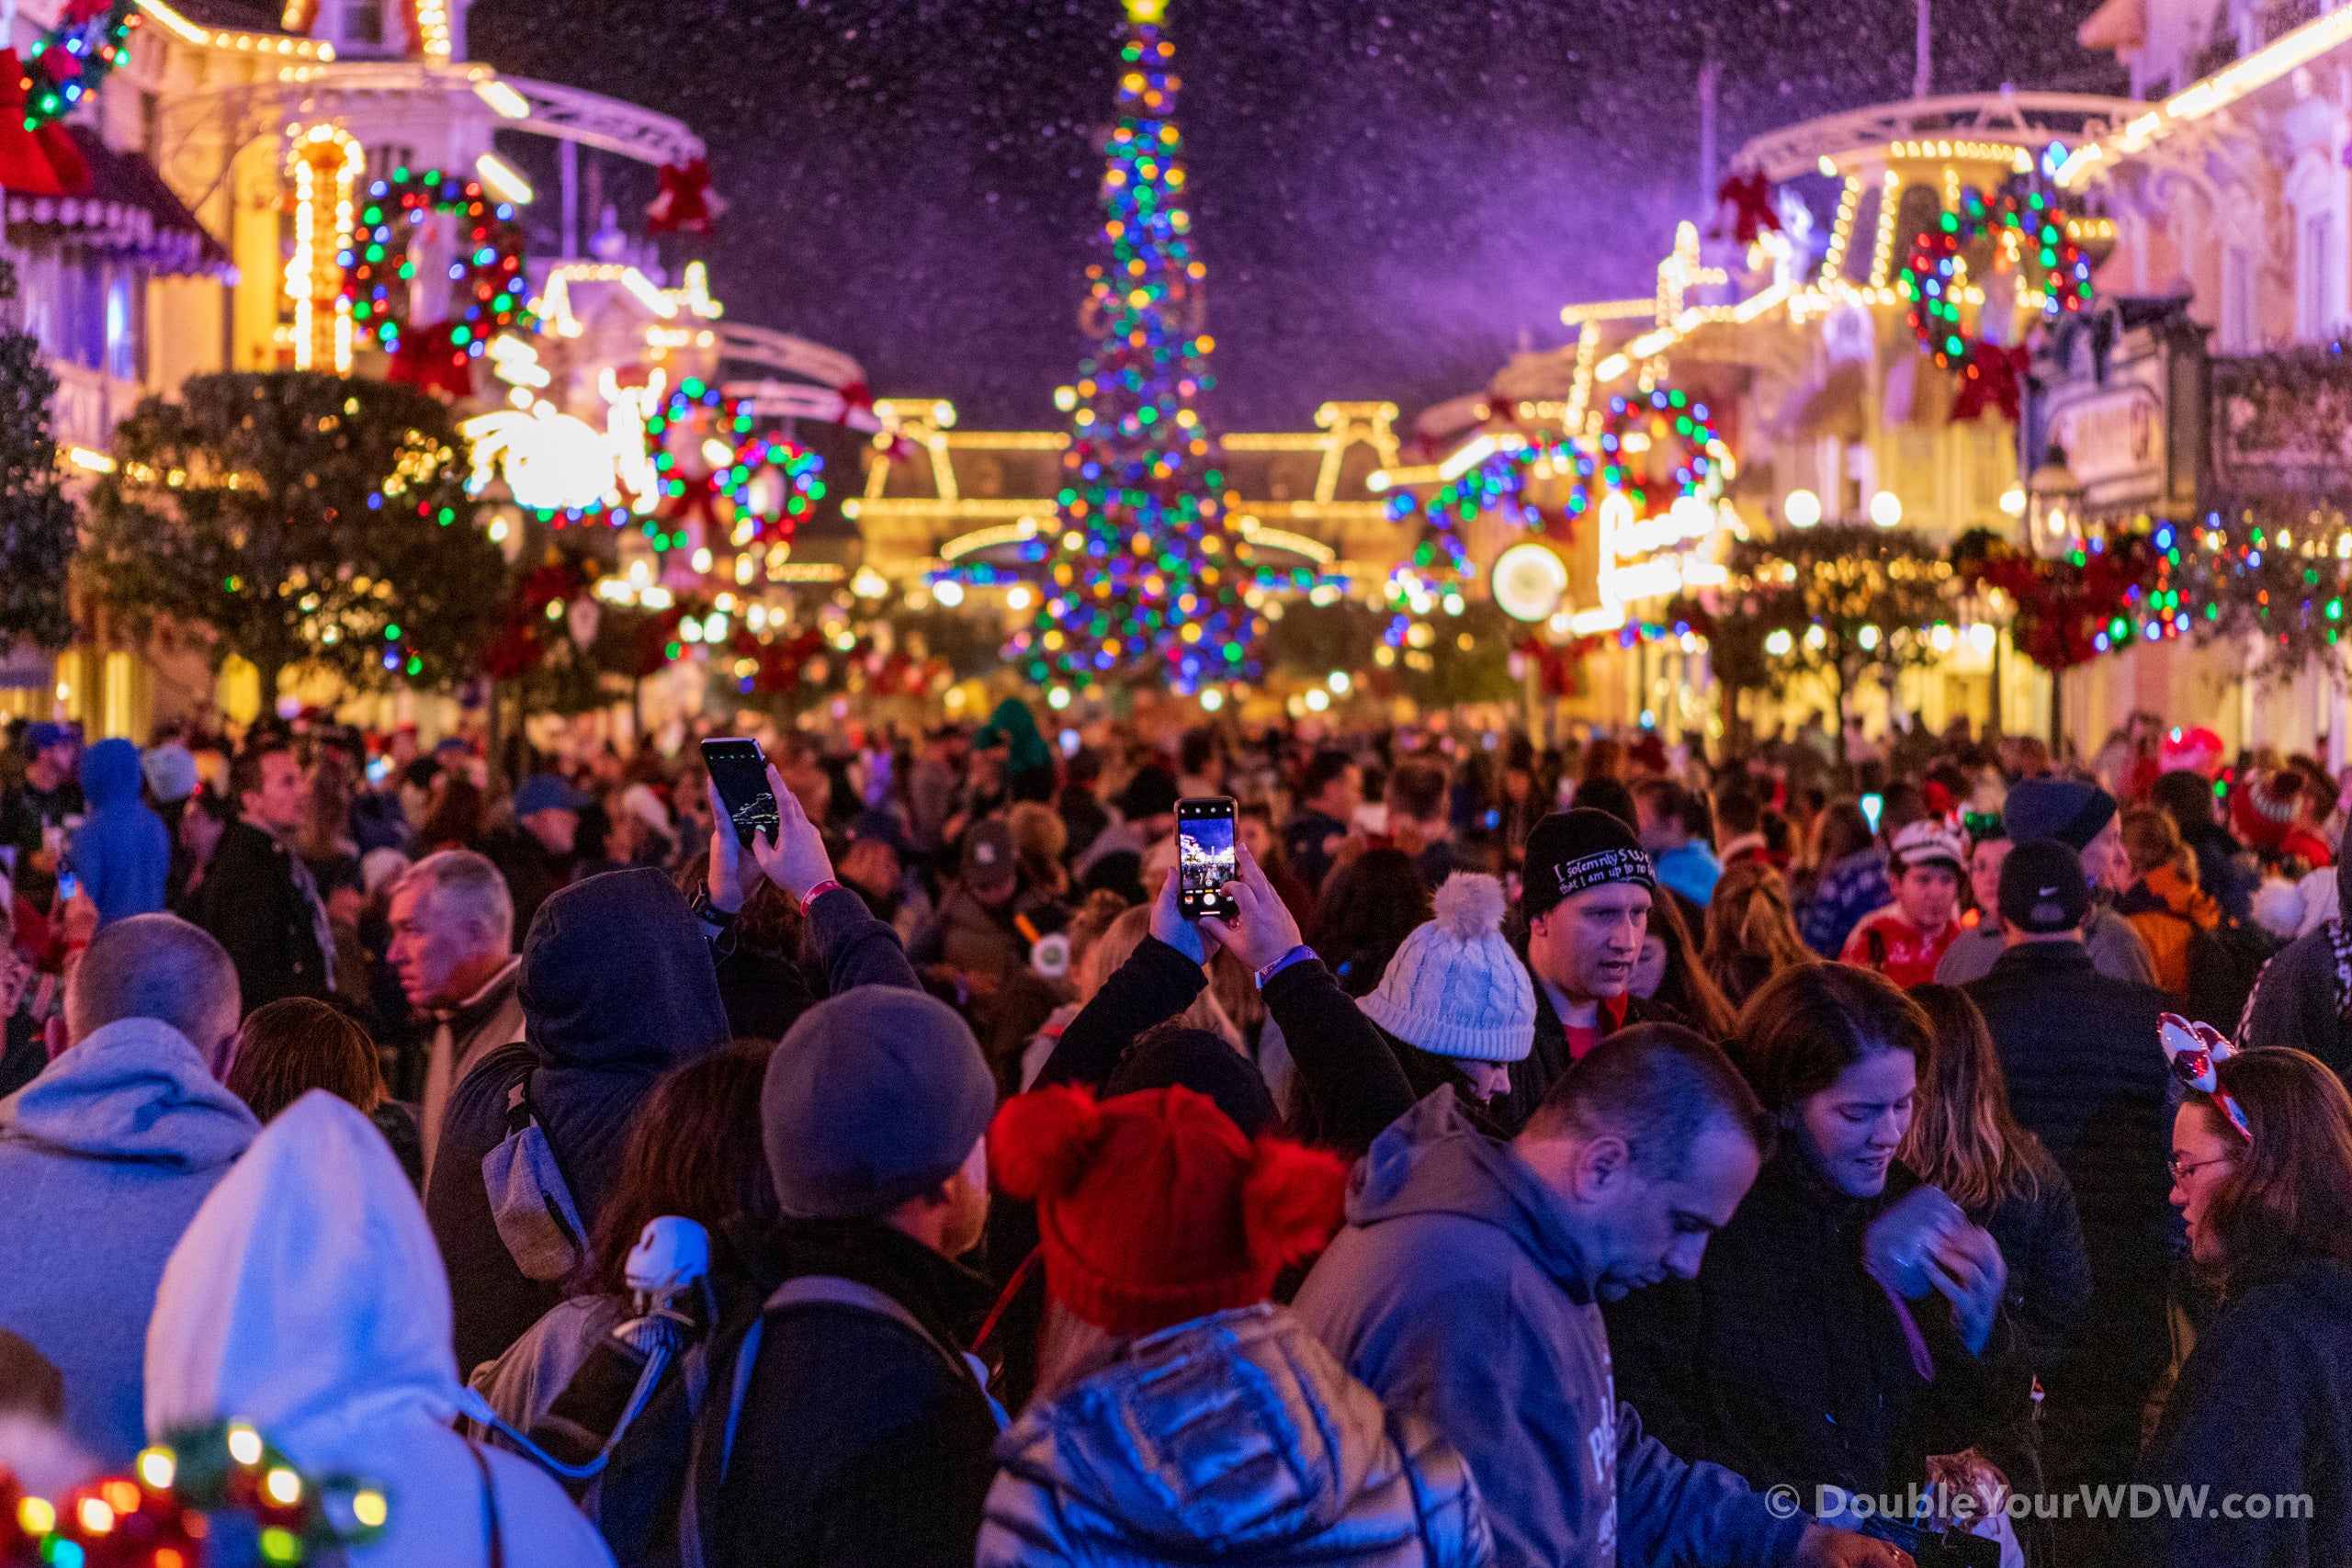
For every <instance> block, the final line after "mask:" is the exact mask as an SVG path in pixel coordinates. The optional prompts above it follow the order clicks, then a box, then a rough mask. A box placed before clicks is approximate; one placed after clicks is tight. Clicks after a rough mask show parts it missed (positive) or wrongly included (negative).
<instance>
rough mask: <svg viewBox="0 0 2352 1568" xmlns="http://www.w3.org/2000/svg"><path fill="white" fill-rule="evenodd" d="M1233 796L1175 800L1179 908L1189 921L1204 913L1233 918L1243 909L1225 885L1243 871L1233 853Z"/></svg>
mask: <svg viewBox="0 0 2352 1568" xmlns="http://www.w3.org/2000/svg"><path fill="white" fill-rule="evenodd" d="M1233 817H1234V809H1233V797H1232V796H1231V795H1193V796H1191V797H1189V798H1187V799H1183V800H1180V801H1178V802H1177V803H1176V874H1177V875H1179V876H1181V877H1182V878H1183V881H1182V882H1181V883H1180V884H1178V885H1177V888H1176V911H1177V913H1179V914H1181V915H1182V916H1183V917H1184V918H1185V919H1188V920H1197V919H1200V918H1201V917H1202V916H1203V915H1217V916H1221V917H1223V918H1224V919H1232V918H1233V917H1234V916H1235V915H1237V914H1238V913H1239V912H1240V911H1239V910H1238V909H1237V908H1235V907H1234V903H1233V900H1232V899H1231V898H1229V897H1227V896H1226V891H1225V885H1226V884H1227V883H1228V882H1231V881H1233V880H1234V879H1235V878H1236V877H1237V876H1238V874H1239V872H1240V867H1239V863H1238V862H1237V861H1236V860H1235V858H1234V853H1233Z"/></svg>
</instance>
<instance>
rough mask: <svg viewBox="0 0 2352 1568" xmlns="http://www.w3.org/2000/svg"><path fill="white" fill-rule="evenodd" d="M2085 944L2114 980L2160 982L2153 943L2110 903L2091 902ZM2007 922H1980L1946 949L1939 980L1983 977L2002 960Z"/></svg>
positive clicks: (1949, 982)
mask: <svg viewBox="0 0 2352 1568" xmlns="http://www.w3.org/2000/svg"><path fill="white" fill-rule="evenodd" d="M2083 945H2084V947H2085V948H2086V950H2087V951H2088V952H2089V953H2090V955H2091V965H2092V967H2094V968H2096V969H2097V970H2098V972H2099V973H2100V974H2102V975H2104V976H2107V977H2108V978H2109V979H2110V980H2128V981H2130V982H2131V983H2132V984H2133V985H2138V986H2153V985H2154V984H2155V983H2156V965H2155V961H2154V959H2152V958H2150V957H2149V956H2148V944H2147V943H2146V942H2143V941H2141V940H2140V933H2139V932H2138V931H2134V930H2133V929H2132V926H2131V921H2130V920H2127V919H2124V918H2123V917H2122V916H2121V915H2119V914H2117V913H2116V912H2115V911H2114V910H2112V909H2110V908H2108V907H2107V906H2105V905H2104V904H2094V905H2092V906H2091V915H2090V919H2088V920H2087V921H2086V922H2084V925H2083ZM2001 950H2002V942H2001V922H2000V921H1999V920H1997V919H1986V920H1983V921H1980V922H1979V923H1978V924H1977V926H1976V927H1975V929H1974V930H1973V931H1962V932H1961V933H1960V935H1958V936H1956V937H1954V938H1953V939H1952V943H1951V946H1950V947H1948V948H1945V949H1944V955H1943V957H1942V958H1941V959H1940V960H1939V961H1938V963H1937V964H1936V984H1938V985H1939V986H1965V985H1968V984H1969V983H1970V982H1972V981H1975V980H1982V979H1983V978H1985V976H1987V975H1990V974H1991V973H1992V972H1993V965H1994V964H1998V963H1999V962H2000V961H2001Z"/></svg>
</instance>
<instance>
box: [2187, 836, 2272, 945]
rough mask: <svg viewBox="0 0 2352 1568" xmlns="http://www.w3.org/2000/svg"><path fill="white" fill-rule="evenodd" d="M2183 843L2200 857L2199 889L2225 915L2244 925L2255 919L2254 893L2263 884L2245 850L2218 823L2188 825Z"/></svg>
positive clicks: (2198, 865) (2198, 867)
mask: <svg viewBox="0 0 2352 1568" xmlns="http://www.w3.org/2000/svg"><path fill="white" fill-rule="evenodd" d="M2180 836H2181V839H2182V840H2183V841H2184V842H2185V843H2187V844H2188V848H2189V851H2190V852H2191V853H2193V854H2195V855H2196V857H2197V886H2199V887H2202V888H2203V889H2205V891H2206V892H2208V893H2211V895H2212V896H2213V897H2214V898H2215V899H2216V900H2217V901H2219V903H2220V904H2221V906H2222V914H2224V915H2226V916H2227V917H2228V918H2229V919H2233V920H2235V921H2237V922H2239V923H2240V924H2242V925H2243V924H2245V923H2247V922H2249V921H2251V920H2252V919H2254V889H2255V886H2256V884H2257V883H2259V882H2260V881H2261V880H2262V877H2261V874H2259V873H2258V872H2256V870H2255V868H2254V866H2253V864H2252V863H2250V862H2249V861H2247V860H2246V859H2245V858H2244V856H2245V847H2244V846H2243V845H2241V844H2240V843H2239V842H2238V841H2237V840H2236V839H2234V838H2233V837H2232V836H2231V834H2230V830H2229V829H2227V828H2224V827H2222V825H2221V824H2220V823H2219V822H2210V821H2209V822H2201V823H2196V822H2192V823H2185V824H2183V825H2182V827H2181V829H2180Z"/></svg>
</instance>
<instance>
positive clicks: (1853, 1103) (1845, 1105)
mask: <svg viewBox="0 0 2352 1568" xmlns="http://www.w3.org/2000/svg"><path fill="white" fill-rule="evenodd" d="M1918 1073H1919V1065H1918V1062H1917V1060H1916V1059H1915V1058H1914V1057H1913V1056H1912V1055H1911V1053H1910V1052H1908V1051H1879V1052H1876V1053H1873V1054H1872V1055H1868V1056H1865V1057H1863V1058H1862V1059H1861V1060H1860V1061H1859V1062H1857V1063H1855V1064H1854V1065H1853V1066H1850V1067H1848V1068H1847V1069H1846V1070H1845V1071H1844V1072H1843V1073H1840V1074H1839V1075H1838V1081H1837V1082H1836V1083H1833V1084H1831V1085H1830V1086H1829V1087H1828V1088H1827V1089H1823V1090H1822V1091H1821V1092H1820V1093H1818V1094H1813V1095H1807V1096H1806V1097H1805V1098H1804V1100H1800V1101H1798V1102H1797V1104H1796V1106H1795V1108H1794V1111H1793V1113H1792V1115H1791V1116H1789V1117H1788V1119H1787V1120H1788V1121H1789V1122H1790V1123H1791V1127H1790V1130H1791V1131H1792V1132H1793V1133H1795V1134H1796V1137H1797V1144H1798V1146H1799V1147H1800V1148H1802V1149H1803V1150H1804V1156H1805V1158H1806V1159H1807V1160H1808V1161H1809V1162H1811V1164H1812V1166H1813V1168H1814V1171H1815V1174H1816V1175H1818V1176H1819V1177H1820V1178H1821V1179H1823V1180H1824V1181H1826V1182H1828V1183H1829V1184H1830V1185H1831V1186H1832V1187H1835V1188H1836V1189H1837V1190H1838V1191H1840V1192H1843V1193H1845V1194H1846V1195H1847V1196H1848V1197H1849V1198H1875V1197H1877V1196H1878V1195H1879V1194H1880V1193H1881V1192H1883V1191H1884V1190H1886V1173H1887V1171H1888V1169H1889V1168H1891V1167H1892V1166H1893V1165H1894V1151H1895V1150H1896V1149H1897V1148H1898V1147H1900V1146H1901V1145H1902V1143H1903V1134H1905V1133H1906V1132H1908V1131H1909V1130H1910V1127H1911V1099H1912V1095H1913V1093H1914V1091H1915V1090H1916V1089H1917V1087H1918Z"/></svg>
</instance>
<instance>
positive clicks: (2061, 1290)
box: [1968, 1147, 2091, 1374]
mask: <svg viewBox="0 0 2352 1568" xmlns="http://www.w3.org/2000/svg"><path fill="white" fill-rule="evenodd" d="M2026 1158H2027V1161H2028V1163H2029V1164H2030V1165H2031V1166H2032V1168H2033V1175H2034V1190H2033V1193H2032V1195H2031V1196H2030V1197H2027V1196H2015V1195H2013V1196H2010V1197H2007V1198H2004V1199H2002V1200H2001V1201H1999V1202H1997V1203H1995V1204H1994V1205H1993V1206H1992V1207H1991V1208H1990V1209H1988V1210H1983V1211H1979V1212H1976V1213H1971V1214H1970V1215H1969V1216H1968V1217H1969V1218H1970V1219H1972V1220H1973V1221H1975V1222H1976V1223H1977V1224H1980V1225H1983V1226H1984V1227H1985V1230H1986V1231H1988V1232H1990V1233H1991V1235H1992V1237H1993V1239H1994V1240H1995V1241H1996V1242H1997V1243H1999V1244H2000V1247H2001V1259H2002V1261H2003V1262H2004V1263H2006V1264H2007V1265H2008V1270H2009V1282H2008V1288H2007V1292H2006V1294H2005V1296H2004V1298H2003V1299H2004V1300H2005V1301H2006V1302H2007V1303H2008V1309H2009V1315H2010V1316H2011V1317H2012V1318H2014V1319H2016V1320H2017V1325H2018V1330H2019V1332H2021V1333H2022V1334H2023V1335H2024V1336H2025V1344H2026V1355H2027V1357H2028V1359H2029V1360H2030V1362H2031V1364H2032V1367H2033V1370H2034V1371H2035V1372H2036V1373H2037V1374H2038V1373H2041V1372H2042V1371H2047V1370H2048V1369H2049V1368H2051V1367H2053V1366H2055V1365H2057V1364H2058V1363H2059V1362H2060V1361H2062V1360H2063V1359H2065V1354H2066V1349H2067V1347H2068V1346H2069V1345H2070V1344H2071V1343H2072V1342H2073V1340H2074V1337H2075V1332H2076V1330H2078V1329H2079V1328H2080V1327H2081V1326H2082V1321H2083V1314H2084V1313H2085V1312H2086V1311H2087V1310H2088V1308H2089V1306H2090V1301H2091V1254H2090V1244H2089V1243H2087V1242H2086V1241H2085V1240H2084V1239H2083V1222H2082V1216H2081V1214H2080V1213H2078V1212H2077V1211H2076V1209H2075V1185H2074V1183H2073V1182H2071V1181H2068V1180H2067V1179H2066V1173H2065V1172H2064V1171H2063V1170H2061V1169H2060V1168H2058V1162H2057V1161H2056V1160H2054V1159H2052V1158H2051V1157H2050V1153H2049V1151H2048V1150H2046V1149H2042V1148H2039V1147H2036V1148H2033V1149H2030V1150H2029V1151H2028V1153H2027V1155H2026Z"/></svg>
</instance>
